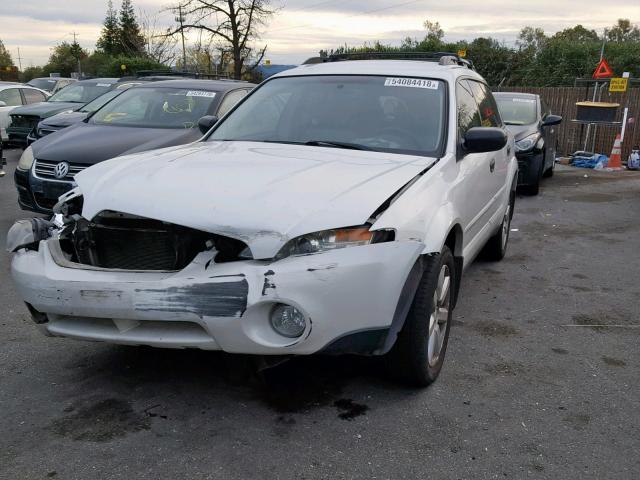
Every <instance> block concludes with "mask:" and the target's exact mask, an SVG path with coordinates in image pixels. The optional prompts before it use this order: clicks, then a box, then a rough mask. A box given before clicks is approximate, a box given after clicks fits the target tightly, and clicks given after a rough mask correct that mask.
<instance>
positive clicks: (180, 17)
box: [176, 4, 187, 72]
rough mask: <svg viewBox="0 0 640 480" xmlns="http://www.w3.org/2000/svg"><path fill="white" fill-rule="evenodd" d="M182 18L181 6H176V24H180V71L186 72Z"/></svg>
mask: <svg viewBox="0 0 640 480" xmlns="http://www.w3.org/2000/svg"><path fill="white" fill-rule="evenodd" d="M184 20H185V18H184V16H183V15H182V5H180V4H179V5H178V16H177V17H176V22H178V23H179V24H180V36H181V37H182V71H183V72H186V71H187V50H186V48H185V46H184V27H183V23H184Z"/></svg>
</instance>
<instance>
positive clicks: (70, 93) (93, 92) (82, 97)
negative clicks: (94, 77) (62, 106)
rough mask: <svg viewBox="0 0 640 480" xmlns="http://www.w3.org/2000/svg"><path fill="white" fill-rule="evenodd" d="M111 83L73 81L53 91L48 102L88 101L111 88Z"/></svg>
mask: <svg viewBox="0 0 640 480" xmlns="http://www.w3.org/2000/svg"><path fill="white" fill-rule="evenodd" d="M111 85H113V84H112V83H107V82H104V83H74V84H71V85H67V86H66V87H64V88H63V89H62V90H60V91H59V92H57V93H55V94H54V95H53V96H52V97H51V98H50V99H49V101H50V102H72V103H88V102H90V101H91V100H93V99H94V98H96V97H99V96H100V95H102V94H103V93H105V92H108V91H109V90H111Z"/></svg>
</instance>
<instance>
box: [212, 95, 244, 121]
mask: <svg viewBox="0 0 640 480" xmlns="http://www.w3.org/2000/svg"><path fill="white" fill-rule="evenodd" d="M247 93H249V92H248V91H247V90H234V91H233V92H229V93H227V94H226V95H225V97H224V98H223V99H222V102H220V108H218V117H222V116H223V115H226V114H227V112H228V111H229V110H231V109H232V108H233V106H234V105H235V104H236V103H238V102H239V101H240V100H242V99H243V98H244V97H246V96H247Z"/></svg>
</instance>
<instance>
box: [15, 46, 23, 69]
mask: <svg viewBox="0 0 640 480" xmlns="http://www.w3.org/2000/svg"><path fill="white" fill-rule="evenodd" d="M16 58H17V59H18V68H19V69H20V71H22V57H21V56H20V47H18V56H17V57H16Z"/></svg>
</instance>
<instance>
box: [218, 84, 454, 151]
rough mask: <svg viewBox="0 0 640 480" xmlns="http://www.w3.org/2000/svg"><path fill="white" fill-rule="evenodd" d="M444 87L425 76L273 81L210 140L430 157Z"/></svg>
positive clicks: (441, 123)
mask: <svg viewBox="0 0 640 480" xmlns="http://www.w3.org/2000/svg"><path fill="white" fill-rule="evenodd" d="M444 92H445V85H444V82H442V81H438V80H429V79H423V78H397V77H378V76H370V75H368V76H364V75H363V76H343V75H322V76H301V77H283V78H275V79H273V80H270V81H268V82H267V83H265V84H264V85H263V86H261V87H260V88H258V89H257V90H256V91H255V92H254V93H253V94H252V95H251V96H249V97H248V98H247V100H246V101H244V102H243V103H241V104H240V105H239V106H238V108H236V110H234V111H232V112H231V113H230V114H229V115H228V116H227V117H225V119H224V120H223V121H222V122H221V123H220V125H219V126H218V127H217V128H216V129H215V130H214V131H213V133H212V134H211V135H210V136H209V138H208V139H207V140H209V141H214V140H243V141H256V142H277V143H296V144H307V145H315V146H330V147H331V146H332V147H339V148H355V149H363V150H376V151H388V152H395V153H412V154H418V155H427V156H435V155H437V152H438V151H440V146H441V144H442V142H443V138H444V128H445V125H446V121H445V93H444Z"/></svg>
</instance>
